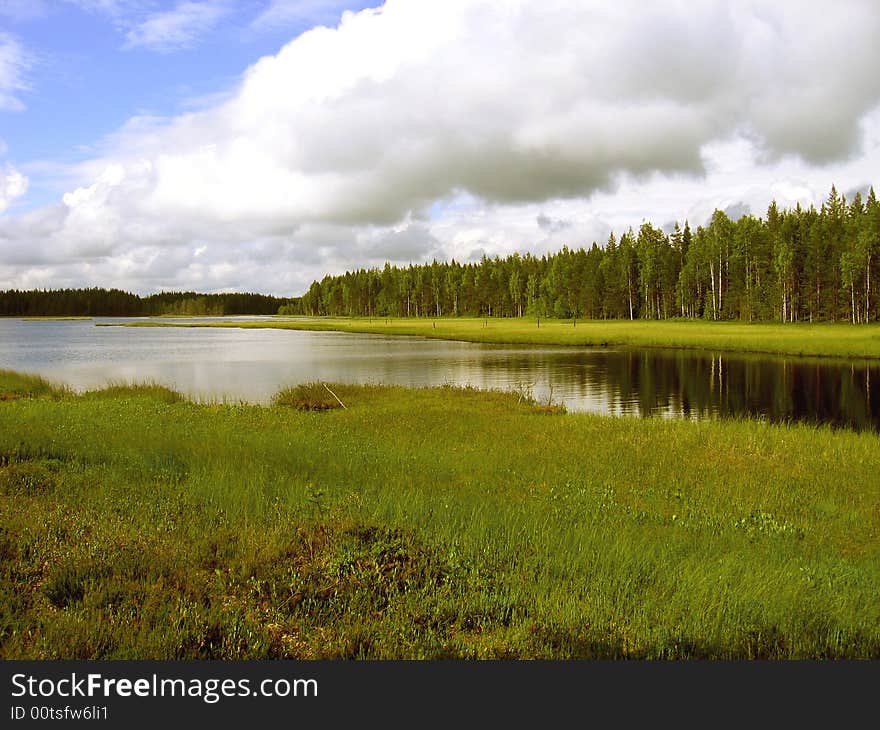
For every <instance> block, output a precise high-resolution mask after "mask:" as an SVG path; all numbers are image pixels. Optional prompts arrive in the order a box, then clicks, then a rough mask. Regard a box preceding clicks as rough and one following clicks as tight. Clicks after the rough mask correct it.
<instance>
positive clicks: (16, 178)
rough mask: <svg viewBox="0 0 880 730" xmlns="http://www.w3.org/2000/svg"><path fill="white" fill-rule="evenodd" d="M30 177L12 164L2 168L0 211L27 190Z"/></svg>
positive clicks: (0, 170)
mask: <svg viewBox="0 0 880 730" xmlns="http://www.w3.org/2000/svg"><path fill="white" fill-rule="evenodd" d="M27 189H28V179H27V178H26V177H25V176H24V175H22V174H21V173H20V172H19V171H18V170H16V169H15V168H14V167H12V166H11V165H6V166H5V168H4V169H0V213H3V212H4V211H5V210H6V209H7V208H8V207H9V206H10V204H11V203H12V201H13V200H15V199H16V198H20V197H21V196H22V195H24V194H25V193H26V192H27Z"/></svg>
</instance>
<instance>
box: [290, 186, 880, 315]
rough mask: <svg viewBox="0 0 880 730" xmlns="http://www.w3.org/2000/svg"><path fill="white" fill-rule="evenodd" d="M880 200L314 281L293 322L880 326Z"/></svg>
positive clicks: (835, 197) (296, 305)
mask: <svg viewBox="0 0 880 730" xmlns="http://www.w3.org/2000/svg"><path fill="white" fill-rule="evenodd" d="M878 276H880V204H878V202H877V198H876V196H875V195H874V190H873V188H872V189H871V191H870V193H869V195H868V197H867V200H863V198H862V196H861V194H859V193H857V194H856V195H855V196H853V200H852V202H850V203H848V202H847V201H846V198H845V197H843V196H841V195H839V194H838V192H837V190H836V189H835V188H834V187H832V188H831V194H830V195H829V197H828V199H827V200H826V201H825V203H823V205H822V206H821V209H820V210H816V209H815V207H812V206H811V207H810V208H807V209H805V208H802V207H800V206H798V207H796V208H794V209H791V210H780V209H779V208H778V207H777V205H776V203H775V202H774V203H772V204H771V205H770V207H769V209H768V210H767V214H766V217H765V218H757V217H754V216H752V215H747V216H743V217H741V218H739V219H738V220H736V221H733V220H731V219H730V218H729V217H728V216H727V215H726V214H725V213H724V212H723V211H718V210H716V211H715V213H714V214H713V216H712V218H711V220H710V221H709V222H708V224H707V225H706V226H700V227H699V228H697V229H696V230H695V231H694V230H692V229H691V228H690V226H689V225H688V224H687V222H685V224H684V226H683V227H681V226H679V225H678V224H676V226H675V229H674V230H673V231H672V232H671V233H669V234H667V233H665V232H664V231H662V230H660V229H658V228H656V227H655V226H653V225H651V224H650V223H644V224H643V225H642V226H641V227H640V228H639V229H638V231H633V230H628V231H627V232H626V233H624V234H623V235H621V236H620V238H619V239H618V238H616V237H615V236H614V234H612V235H611V237H610V238H609V239H608V242H607V243H606V244H605V246H604V247H602V246H599V245H597V244H596V243H593V245H592V246H591V247H590V248H589V249H584V248H578V249H576V250H575V249H571V248H568V247H564V248H563V249H562V250H561V251H559V252H558V253H555V254H550V255H547V256H542V257H540V258H537V257H535V256H532V255H528V254H526V255H525V256H520V255H519V254H514V255H512V256H509V257H507V258H504V259H501V258H498V257H495V258H488V257H483V259H482V260H481V261H480V262H479V263H469V264H461V263H457V262H456V261H452V262H450V263H438V262H437V261H434V262H433V263H430V264H424V265H417V266H413V265H411V266H409V267H406V268H398V267H395V266H391V265H389V264H386V265H385V267H384V268H383V269H369V270H364V269H361V270H359V271H354V272H348V273H346V274H343V275H342V276H326V277H324V278H323V279H322V280H321V281H316V282H314V283H313V284H312V285H311V287H310V288H309V290H308V292H307V293H306V294H305V295H304V296H302V297H301V298H300V299H298V300H293V301H292V302H291V303H290V304H288V305H286V306H284V307H282V309H281V313H282V314H307V315H361V316H397V317H402V316H416V317H439V316H444V315H452V316H458V315H471V316H481V317H483V316H486V317H512V316H523V315H525V314H528V315H538V316H552V317H561V318H569V317H583V318H591V319H601V318H625V319H636V318H648V319H665V318H670V317H692V318H703V319H710V320H744V321H772V320H775V321H782V322H804V321H808V322H813V321H819V320H823V321H841V320H844V321H846V320H849V321H852V322H853V323H859V322H869V321H876V320H877V319H878V318H880V302H878V298H877V296H876V293H875V289H876V287H877V284H876V282H877V280H878Z"/></svg>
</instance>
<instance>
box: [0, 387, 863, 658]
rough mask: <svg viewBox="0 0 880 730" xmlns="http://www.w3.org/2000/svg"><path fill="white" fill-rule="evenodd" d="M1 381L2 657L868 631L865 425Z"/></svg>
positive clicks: (559, 652) (552, 651) (509, 399)
mask: <svg viewBox="0 0 880 730" xmlns="http://www.w3.org/2000/svg"><path fill="white" fill-rule="evenodd" d="M331 390H332V393H331V392H330V391H331ZM0 393H3V394H8V397H6V398H5V399H2V400H0V555H2V568H0V570H2V574H0V657H3V658H40V659H44V658H141V659H144V658H157V659H158V658H282V657H291V658H321V657H324V658H329V657H332V658H341V657H357V658H368V657H369V658H392V657H396V658H400V657H411V658H441V657H464V658H483V657H509V658H526V657H543V658H575V657H579V658H694V657H709V658H757V657H769V658H789V657H812V658H829V657H837V658H840V657H849V658H880V602H878V601H877V596H878V595H880V477H878V475H877V471H876V463H877V462H876V458H877V454H878V453H880V437H878V436H877V435H875V434H870V433H851V432H846V431H832V430H829V429H825V428H810V427H806V426H771V425H768V424H764V423H760V422H745V421H744V422H729V421H728V422H701V423H691V422H682V421H664V420H659V419H657V420H654V419H651V420H637V419H629V418H609V417H596V416H590V415H580V414H576V415H575V414H561V413H559V412H553V411H548V409H546V408H541V407H540V406H536V405H535V404H532V403H527V402H524V401H523V400H522V399H520V398H519V397H518V396H514V395H510V394H502V393H492V392H488V393H487V392H478V391H472V390H460V389H451V388H439V389H425V390H408V389H403V388H393V387H378V386H375V387H363V386H346V385H330V386H329V390H328V388H327V387H325V386H323V385H315V386H312V387H306V386H301V387H299V388H296V389H292V390H288V391H286V392H283V393H280V394H279V395H278V397H277V398H276V400H275V402H274V403H273V404H272V405H271V406H264V407H260V406H250V405H199V404H194V403H191V402H188V401H186V400H185V399H183V398H181V397H180V396H179V395H178V394H176V393H174V392H173V391H170V390H168V389H166V388H163V387H161V386H155V385H153V386H144V387H136V386H132V387H125V386H115V387H114V388H113V389H112V390H105V391H98V392H92V393H86V394H83V395H75V394H72V393H70V392H68V391H66V390H63V389H62V390H56V389H54V388H52V386H51V385H50V384H48V383H46V382H45V381H43V380H40V379H37V378H29V377H28V376H20V375H16V374H13V373H9V372H0ZM340 401H341V403H342V404H344V406H345V408H343V407H342V406H341V405H340Z"/></svg>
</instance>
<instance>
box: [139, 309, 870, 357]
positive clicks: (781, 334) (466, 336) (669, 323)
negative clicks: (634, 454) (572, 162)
mask: <svg viewBox="0 0 880 730" xmlns="http://www.w3.org/2000/svg"><path fill="white" fill-rule="evenodd" d="M125 326H129V327H241V328H245V329H264V328H272V329H295V330H324V331H326V330H332V331H337V332H358V333H367V334H383V335H414V336H419V337H431V338H437V339H445V340H461V341H465V342H486V343H494V344H517V345H573V346H581V347H584V346H595V347H640V348H645V347H650V348H677V349H682V348H686V349H698V350H716V351H724V352H755V353H765V354H774V355H792V356H815V357H845V358H850V359H853V358H856V359H858V358H880V323H876V324H870V325H851V324H845V323H837V324H830V323H819V324H807V323H798V324H769V323H744V322H705V321H695V320H663V321H656V320H633V321H630V320H571V319H568V320H558V319H556V320H554V319H542V318H529V317H522V318H509V319H503V318H486V319H482V318H479V319H477V318H469V317H446V318H442V317H440V318H436V319H432V318H427V317H426V318H419V319H417V318H412V317H410V318H405V319H400V318H398V319H393V318H387V317H372V318H368V317H352V318H339V317H337V318H333V317H319V318H314V319H286V318H283V317H279V318H277V319H274V320H260V321H253V322H234V321H232V322H230V321H227V322H222V321H218V322H197V323H176V322H155V321H147V322H144V321H138V322H129V323H126V325H125Z"/></svg>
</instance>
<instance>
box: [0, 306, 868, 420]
mask: <svg viewBox="0 0 880 730" xmlns="http://www.w3.org/2000/svg"><path fill="white" fill-rule="evenodd" d="M247 319H255V318H253V317H250V318H247ZM96 321H100V322H121V321H127V320H116V319H100V320H97V319H96V320H81V321H33V320H30V321H29V320H13V319H0V368H8V369H13V370H19V371H24V372H32V373H39V374H41V375H44V376H46V377H48V378H50V379H52V380H55V381H58V382H63V383H66V384H68V385H70V386H72V387H73V388H75V389H76V390H86V389H90V388H96V387H99V386H102V385H105V384H106V383H108V382H110V381H144V380H154V381H157V382H160V383H164V384H167V385H170V386H172V387H174V388H177V389H178V390H181V391H183V392H185V393H187V394H188V395H190V396H192V397H195V398H197V399H201V400H234V401H237V400H246V401H252V402H266V401H268V400H269V399H270V398H271V396H272V394H274V393H275V392H277V391H278V390H279V389H281V388H282V387H284V386H286V385H293V384H297V383H303V382H308V381H313V380H323V381H336V382H349V383H388V384H397V385H408V386H425V385H443V384H444V383H452V384H456V385H472V386H475V387H478V388H497V389H502V390H527V391H530V392H531V393H532V394H533V396H534V397H535V398H537V399H538V400H540V401H542V402H547V401H548V399H550V398H551V397H552V400H553V402H554V403H560V402H561V403H564V404H565V406H566V408H568V410H570V411H592V412H596V413H611V414H634V415H641V416H663V417H685V418H718V417H728V416H754V417H763V418H767V419H768V420H773V421H783V420H799V421H809V422H820V423H830V424H833V425H837V426H847V427H851V428H857V429H871V430H878V431H880V365H876V364H871V365H868V364H866V363H848V362H836V361H832V360H803V359H791V358H776V357H765V356H752V355H727V354H723V355H722V354H719V353H710V352H690V351H672V350H670V351H662V350H641V351H639V350H608V349H604V348H603V349H592V348H547V347H523V346H503V345H502V346H498V345H478V344H470V343H463V342H444V341H438V340H425V339H419V338H402V337H383V336H377V335H356V334H343V333H336V332H296V331H292V330H270V329H266V330H241V329H186V328H181V329H177V328H158V327H157V328H125V327H96V326H95V322H96Z"/></svg>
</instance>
